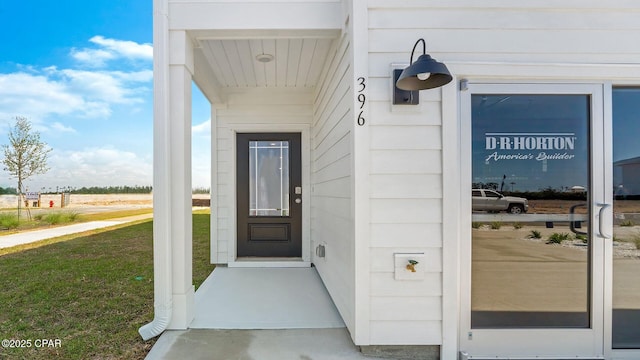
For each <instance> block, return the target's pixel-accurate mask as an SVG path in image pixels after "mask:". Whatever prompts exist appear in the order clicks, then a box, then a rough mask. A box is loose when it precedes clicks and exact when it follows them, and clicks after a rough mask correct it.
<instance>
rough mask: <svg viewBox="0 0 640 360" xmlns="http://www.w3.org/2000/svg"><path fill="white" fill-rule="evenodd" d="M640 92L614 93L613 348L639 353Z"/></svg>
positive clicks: (621, 89)
mask: <svg viewBox="0 0 640 360" xmlns="http://www.w3.org/2000/svg"><path fill="white" fill-rule="evenodd" d="M638 135H640V88H614V90H613V161H614V162H613V168H614V169H613V184H614V203H613V211H614V219H613V225H614V226H613V240H614V242H613V314H612V315H613V317H612V318H613V324H612V327H613V329H612V334H613V339H612V340H613V342H612V344H613V348H614V349H640V250H638V249H640V143H639V142H638Z"/></svg>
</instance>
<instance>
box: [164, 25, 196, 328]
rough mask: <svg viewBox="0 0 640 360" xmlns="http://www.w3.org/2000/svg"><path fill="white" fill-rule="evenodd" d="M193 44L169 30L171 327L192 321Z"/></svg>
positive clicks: (187, 324)
mask: <svg viewBox="0 0 640 360" xmlns="http://www.w3.org/2000/svg"><path fill="white" fill-rule="evenodd" d="M193 69H194V67H193V47H192V43H191V40H190V39H189V38H188V36H187V34H186V32H185V31H170V32H169V97H168V101H169V124H168V129H169V132H168V134H167V136H168V143H169V159H166V161H167V162H168V163H169V184H168V188H167V190H168V191H169V204H170V205H169V209H167V211H166V212H165V213H167V214H168V215H169V218H168V219H156V221H170V222H171V251H172V263H171V273H172V303H173V311H172V316H171V320H170V322H169V327H168V328H169V329H186V328H187V327H188V326H189V324H190V323H191V321H192V320H193V309H194V286H193V281H192V217H191V216H192V214H191V81H192V76H193Z"/></svg>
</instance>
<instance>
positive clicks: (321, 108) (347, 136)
mask: <svg viewBox="0 0 640 360" xmlns="http://www.w3.org/2000/svg"><path fill="white" fill-rule="evenodd" d="M349 47H350V42H349V39H348V38H347V37H346V36H343V37H342V38H341V39H339V40H336V42H335V45H334V48H333V49H332V52H331V54H330V55H329V59H330V60H329V61H328V62H327V64H326V67H325V70H324V71H323V74H322V79H323V80H322V82H321V85H320V86H319V87H318V89H317V90H316V94H315V99H314V109H313V127H312V130H311V149H312V151H311V159H312V165H311V182H312V196H311V241H312V242H311V248H312V249H316V247H317V246H318V245H324V246H325V249H326V256H325V257H324V258H320V257H317V256H315V255H314V258H313V262H314V264H315V265H316V267H317V269H318V272H319V273H320V276H321V277H322V280H323V281H324V283H325V286H326V287H327V289H328V291H329V293H330V294H331V297H332V299H333V301H334V303H335V304H336V307H337V308H338V310H339V311H340V314H341V315H342V318H343V320H344V322H345V324H346V325H347V327H348V328H349V330H350V331H351V332H352V333H353V331H354V325H355V323H354V321H355V320H354V319H355V313H354V311H355V300H354V299H355V297H354V289H355V281H354V280H355V275H354V271H355V269H354V258H355V250H354V242H353V226H354V224H353V219H352V216H351V202H352V196H353V195H352V190H351V182H352V173H351V159H352V141H353V139H352V133H351V122H350V120H349V119H350V114H351V93H350V91H351V82H350V81H349V80H348V79H349V67H350V63H351V60H350V58H349Z"/></svg>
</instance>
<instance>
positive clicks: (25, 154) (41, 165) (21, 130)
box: [2, 116, 51, 218]
mask: <svg viewBox="0 0 640 360" xmlns="http://www.w3.org/2000/svg"><path fill="white" fill-rule="evenodd" d="M15 120H16V122H15V125H14V127H13V128H11V129H10V130H9V144H8V145H2V148H3V150H4V160H3V161H2V162H3V164H4V170H5V171H7V172H8V173H9V174H10V175H11V176H12V177H14V178H16V179H18V218H19V217H20V204H21V203H22V190H23V189H22V185H23V184H24V182H25V180H27V179H28V178H30V177H31V176H33V175H38V174H44V173H46V172H47V171H48V170H49V168H48V167H47V159H48V157H49V152H51V148H49V146H48V145H47V144H46V143H44V142H42V141H41V140H40V133H38V132H37V131H34V130H32V129H31V123H30V122H29V120H27V118H25V117H21V116H18V117H16V118H15Z"/></svg>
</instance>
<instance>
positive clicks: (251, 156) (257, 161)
mask: <svg viewBox="0 0 640 360" xmlns="http://www.w3.org/2000/svg"><path fill="white" fill-rule="evenodd" d="M236 144H237V150H236V151H237V162H238V163H237V167H236V168H237V184H238V187H237V201H238V204H237V209H238V214H237V220H238V241H237V244H238V249H237V256H238V257H248V256H251V257H301V256H302V176H301V158H300V134H299V133H258V134H255V133H251V134H237V141H236Z"/></svg>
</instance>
